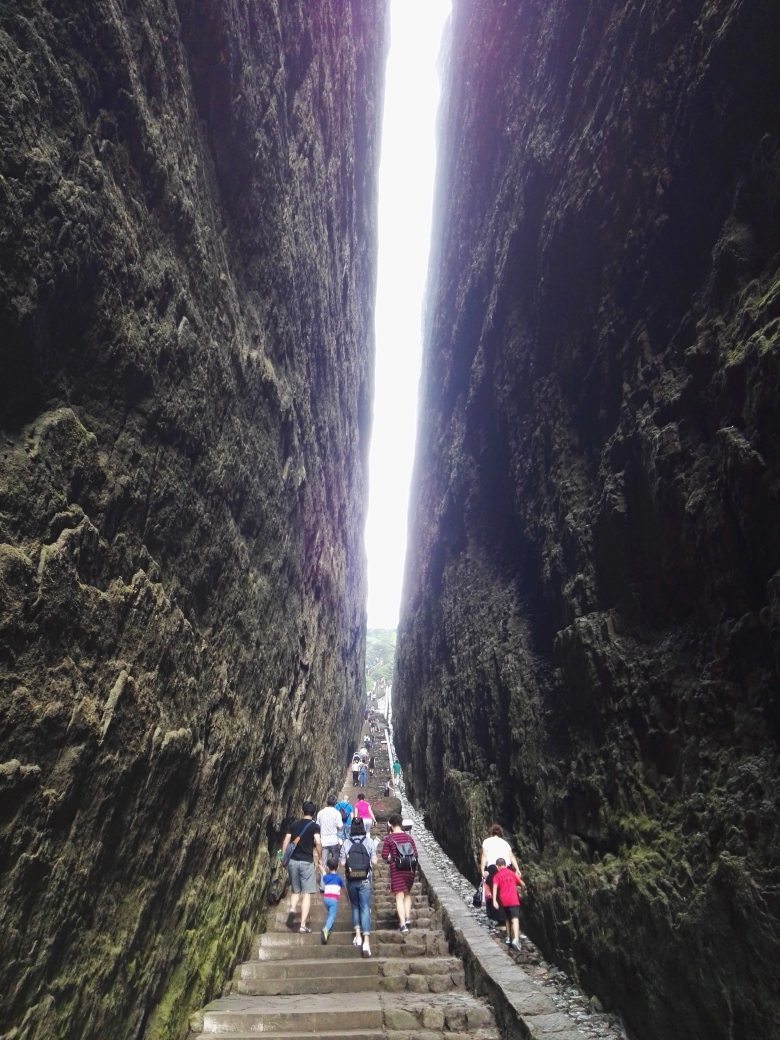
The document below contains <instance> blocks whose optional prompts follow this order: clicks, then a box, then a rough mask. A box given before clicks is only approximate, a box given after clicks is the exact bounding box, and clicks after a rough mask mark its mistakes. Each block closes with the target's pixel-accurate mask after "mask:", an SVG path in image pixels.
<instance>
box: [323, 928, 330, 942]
mask: <svg viewBox="0 0 780 1040" xmlns="http://www.w3.org/2000/svg"><path fill="white" fill-rule="evenodd" d="M321 935H322V945H323V946H325V945H326V944H327V942H328V936H329V935H330V932H329V931H328V929H327V928H323V929H322V932H321Z"/></svg>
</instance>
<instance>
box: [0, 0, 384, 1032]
mask: <svg viewBox="0 0 780 1040" xmlns="http://www.w3.org/2000/svg"><path fill="white" fill-rule="evenodd" d="M384 51H385V10H384V3H383V0H353V2H350V3H343V2H340V0H318V2H317V3H316V4H310V3H307V2H305V0H300V2H294V0H292V2H289V3H284V4H281V5H279V4H277V3H275V2H272V0H232V2H230V3H228V2H227V0H205V2H198V3H195V2H193V0H175V2H174V0H133V2H132V3H119V4H117V3H114V2H109V0H62V2H60V0H52V2H50V3H47V4H41V3H38V2H36V0H13V2H6V3H0V75H1V76H2V90H0V243H2V244H1V246H0V257H1V264H2V270H1V273H0V363H1V364H2V378H0V415H1V419H2V438H3V440H2V447H1V448H0V451H1V452H2V471H1V475H0V543H2V544H0V763H1V764H0V906H1V907H2V911H0V949H2V951H3V952H2V957H0V989H2V992H3V1012H2V1021H1V1022H0V1032H2V1033H6V1032H7V1031H8V1030H12V1031H13V1035H14V1036H15V1037H18V1038H23V1037H24V1038H26V1037H32V1036H35V1037H39V1038H45V1037H72V1036H75V1035H78V1036H80V1037H83V1038H85V1040H87V1038H93V1037H94V1038H98V1037H100V1038H104V1037H109V1036H110V1037H116V1038H121V1037H140V1036H147V1037H175V1036H180V1035H181V1034H182V1030H183V1029H186V1016H187V1013H188V1011H189V1010H190V1009H191V1008H192V1007H197V1006H199V1005H200V1004H202V1003H203V1002H204V1001H205V1000H207V999H209V998H210V997H211V996H213V995H214V993H215V992H218V991H219V989H220V988H221V986H222V982H223V981H224V978H225V977H226V973H227V971H228V970H229V968H230V961H231V958H233V957H235V956H238V955H240V954H241V953H243V952H245V951H244V950H242V944H244V943H245V942H246V940H247V938H248V937H249V936H250V935H251V934H252V933H253V932H254V930H256V928H257V926H258V924H259V922H260V919H261V918H262V914H263V906H264V902H265V895H266V890H267V887H268V883H269V877H270V874H271V871H270V869H269V846H270V848H271V851H273V847H274V844H273V843H274V842H275V841H276V840H277V838H278V829H279V827H280V825H281V821H282V820H283V818H284V817H286V816H287V815H288V813H290V812H293V811H296V810H297V808H298V806H299V804H300V800H301V799H302V797H304V796H311V797H316V798H319V797H322V796H323V795H324V793H325V792H326V789H327V787H328V785H329V784H330V783H333V782H334V781H335V780H336V779H337V778H340V776H341V774H342V772H343V769H344V765H345V762H346V759H347V753H348V750H351V747H349V745H350V744H351V741H352V740H353V739H354V738H355V737H356V736H357V734H358V732H359V729H358V727H359V720H360V716H361V709H362V706H363V682H364V679H363V655H364V630H365V606H364V603H365V567H364V558H363V547H362V527H363V520H364V512H365V492H366V476H365V474H366V460H367V447H368V437H369V428H370V412H371V406H370V399H371V393H372V360H371V358H372V353H371V352H372V339H373V315H372V308H373V289H374V269H375V258H374V254H375V237H376V226H375V202H376V198H375V195H376V192H375V182H376V166H377V154H378V109H379V104H380V101H381V84H382V76H383V63H384ZM14 1030H18V1031H14ZM9 1035H10V1034H9Z"/></svg>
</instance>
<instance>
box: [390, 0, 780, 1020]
mask: <svg viewBox="0 0 780 1040" xmlns="http://www.w3.org/2000/svg"><path fill="white" fill-rule="evenodd" d="M779 37H780V25H779V24H778V21H777V19H776V17H775V16H774V13H773V11H772V9H771V7H770V5H769V4H766V3H757V4H753V5H751V6H750V7H749V8H748V7H746V6H743V5H740V4H736V3H730V2H716V3H714V4H710V5H707V7H706V9H703V8H701V6H700V5H694V4H672V3H663V2H654V3H651V4H644V5H641V7H640V6H639V5H634V4H610V3H596V4H591V5H589V6H582V5H580V6H577V5H572V4H568V3H564V2H560V3H551V4H545V5H539V4H535V3H531V2H516V3H509V4H503V5H499V4H496V5H480V6H478V7H477V6H475V5H469V4H466V3H456V4H455V5H454V9H453V21H452V26H451V37H450V41H449V44H448V54H447V58H446V61H445V67H446V70H447V71H446V77H445V78H446V82H445V93H444V96H445V102H444V107H443V110H442V113H441V116H440V135H441V140H440V169H439V184H438V203H437V205H438V212H437V217H436V227H435V231H434V252H433V259H432V268H431V271H432V275H431V282H430V286H429V300H428V310H427V327H426V344H425V355H424V362H423V375H422V394H423V396H422V403H421V412H420V415H421V424H420V432H419V436H418V450H417V459H416V471H415V483H414V487H413V490H412V495H411V501H412V502H413V503H414V505H413V509H412V514H411V521H410V550H409V556H408V560H407V572H406V581H405V592H404V605H403V608H402V619H401V625H400V628H399V633H398V644H397V646H398V649H397V658H396V668H395V676H394V689H393V699H394V701H395V703H396V705H397V712H398V714H397V718H396V734H397V748H398V751H399V753H400V756H401V759H402V761H403V764H404V767H405V770H406V775H407V783H408V792H409V794H410V797H411V798H412V800H413V801H415V802H417V803H419V804H422V805H425V807H426V809H427V818H428V820H429V821H430V824H431V827H432V829H433V831H434V832H435V834H436V835H437V837H438V838H439V840H440V841H441V843H442V845H443V846H444V848H445V849H446V851H447V852H448V853H449V854H450V855H452V857H453V859H454V860H455V862H456V863H457V865H458V866H459V868H460V869H461V870H463V871H464V872H465V873H466V874H467V875H468V876H469V877H471V878H474V875H475V867H476V862H475V854H476V850H477V849H478V848H479V844H480V842H481V840H482V838H483V837H484V835H485V833H486V828H487V825H488V824H489V823H490V822H491V820H492V819H494V818H496V817H498V818H499V819H500V820H501V822H503V823H504V824H506V825H507V826H508V827H509V828H510V830H511V831H512V834H513V836H514V840H515V844H516V847H517V850H518V856H519V858H520V860H521V863H522V864H523V866H524V869H525V871H526V873H527V877H528V880H529V897H528V900H527V907H526V913H527V916H526V922H527V928H528V931H529V934H530V935H531V937H532V939H533V940H534V941H535V942H536V943H537V945H538V946H539V948H540V949H541V950H542V951H543V952H544V954H545V956H546V957H547V958H549V959H550V960H554V961H555V963H557V964H559V965H560V966H561V968H563V969H565V970H566V971H567V973H568V974H569V975H571V976H572V977H573V978H576V979H577V980H579V983H580V984H582V985H583V986H584V987H585V988H586V989H587V990H588V992H591V993H594V994H596V995H597V996H598V998H599V999H600V1000H602V1001H603V1003H604V1005H605V1006H606V1007H607V1008H609V1009H610V1010H612V1011H615V1012H618V1011H619V1012H622V1013H623V1015H624V1016H625V1020H626V1023H627V1025H628V1026H629V1028H630V1029H632V1030H633V1031H634V1032H635V1033H636V1035H637V1036H639V1037H641V1038H643V1040H644V1038H648V1040H649V1038H653V1040H655V1038H658V1040H661V1038H663V1040H699V1038H701V1040H704V1038H708V1040H709V1038H720V1037H723V1038H725V1037H728V1036H731V1035H737V1034H741V1035H746V1036H747V1035H755V1036H773V1037H774V1036H778V1035H779V1034H780V1017H779V1016H780V991H779V990H778V983H777V978H776V973H775V972H774V970H773V968H772V967H770V966H772V965H773V964H774V963H776V962H777V959H778V955H780V921H779V920H778V908H777V898H776V894H777V891H778V885H780V858H779V853H778V849H779V848H780V844H779V843H778V840H777V836H778V821H780V790H779V788H778V779H777V777H778V742H779V740H780V714H778V705H780V680H779V677H778V660H780V614H778V589H780V578H779V577H778V574H780V555H779V553H780V529H779V528H778V518H780V509H778V506H780V502H778V487H779V486H780V468H779V462H778V456H779V454H780V452H779V449H778V446H779V445H780V429H779V428H778V418H777V416H778V411H777V401H778V391H779V390H780V340H779V339H778V330H779V329H780V311H779V310H778V306H780V304H779V301H780V274H779V273H778V255H779V254H780V211H778V209H777V205H776V198H777V197H778V188H780V158H779V157H778V139H779V138H780V116H779V115H778V109H777V106H776V105H775V104H774V103H773V102H769V100H768V99H769V98H770V97H776V96H777V93H778V90H779V89H780V82H778V77H780V67H779V66H778V64H777V62H776V60H775V57H774V55H775V54H776V52H777V47H778V44H779V43H780V38H779Z"/></svg>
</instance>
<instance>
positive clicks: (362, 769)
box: [358, 762, 366, 787]
mask: <svg viewBox="0 0 780 1040" xmlns="http://www.w3.org/2000/svg"><path fill="white" fill-rule="evenodd" d="M358 779H359V781H360V786H361V787H365V786H366V763H365V762H362V763H361V765H360V774H359V777H358Z"/></svg>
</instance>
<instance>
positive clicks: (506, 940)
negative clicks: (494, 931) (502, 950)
mask: <svg viewBox="0 0 780 1040" xmlns="http://www.w3.org/2000/svg"><path fill="white" fill-rule="evenodd" d="M504 942H505V943H506V945H507V946H511V945H512V940H511V939H510V938H509V936H507V937H506V939H504Z"/></svg>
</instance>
